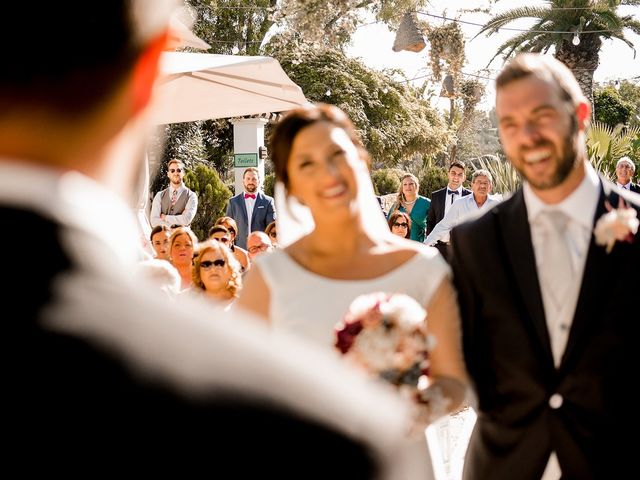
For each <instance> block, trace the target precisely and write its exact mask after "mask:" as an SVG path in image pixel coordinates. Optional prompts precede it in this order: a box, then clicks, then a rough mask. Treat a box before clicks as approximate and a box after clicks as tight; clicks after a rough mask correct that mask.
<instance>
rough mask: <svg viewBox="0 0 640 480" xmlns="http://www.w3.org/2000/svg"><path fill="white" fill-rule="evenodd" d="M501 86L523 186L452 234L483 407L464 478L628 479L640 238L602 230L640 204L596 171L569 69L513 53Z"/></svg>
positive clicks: (503, 131)
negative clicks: (628, 295)
mask: <svg viewBox="0 0 640 480" xmlns="http://www.w3.org/2000/svg"><path fill="white" fill-rule="evenodd" d="M496 86H497V93H496V114H497V119H498V126H499V127H498V128H499V135H500V141H501V144H502V147H503V149H504V151H505V153H506V155H507V157H508V159H509V161H510V162H511V163H512V165H513V166H514V167H515V168H516V169H517V170H518V171H519V172H520V174H521V175H522V176H523V178H524V180H525V181H524V185H523V187H522V188H520V189H519V190H517V191H516V192H515V193H514V194H513V196H512V197H510V198H509V199H508V200H506V201H504V202H503V203H501V204H499V205H498V206H496V207H494V208H492V209H491V210H489V211H488V212H487V213H485V214H484V215H483V216H482V217H480V218H479V219H477V220H475V221H472V222H467V223H464V224H462V225H460V226H458V227H456V228H454V229H453V230H452V233H451V240H452V248H453V254H452V267H453V271H454V278H455V283H456V285H457V287H458V295H459V299H460V305H461V310H462V326H463V345H464V352H465V360H466V364H467V367H468V369H469V373H470V375H471V378H472V381H473V385H474V387H475V390H476V393H477V397H478V420H477V423H476V425H475V429H474V432H473V434H472V436H471V442H470V444H469V448H468V450H467V454H466V461H465V463H466V464H465V472H464V478H465V479H467V480H473V479H486V478H491V479H492V480H501V479H513V478H514V476H515V477H517V478H518V479H523V480H527V479H531V480H533V479H536V480H538V479H540V478H542V479H543V480H547V479H558V478H579V479H592V478H627V477H628V476H629V474H628V472H630V471H635V470H636V468H637V465H636V464H637V461H636V452H635V450H636V448H635V443H636V441H635V437H636V433H637V430H636V428H635V425H636V424H637V422H635V421H632V420H630V418H631V417H630V416H629V395H630V391H629V385H628V382H629V379H633V378H635V376H636V375H637V372H638V369H637V351H638V345H637V338H638V336H637V334H636V333H637V321H636V319H635V318H631V317H629V310H628V304H627V303H626V302H621V301H620V292H621V291H626V292H629V291H640V276H638V275H637V273H636V271H635V269H632V268H629V265H640V238H639V237H640V236H639V235H638V234H637V233H635V230H634V228H633V225H632V222H630V223H627V224H624V223H619V224H617V225H616V221H615V220H614V224H607V223H602V222H601V220H600V219H603V218H604V217H603V216H604V215H605V214H606V213H607V211H608V209H609V208H612V207H614V208H615V207H619V206H622V203H625V204H626V205H630V206H632V207H633V208H634V209H635V213H636V214H637V212H638V209H639V204H638V200H637V196H634V194H632V193H629V192H627V191H626V190H623V189H621V188H618V187H616V186H615V185H613V184H612V183H610V182H609V181H606V180H604V179H602V178H600V177H599V176H598V175H597V173H596V172H595V171H594V169H593V167H592V166H591V164H590V163H589V159H588V156H587V152H586V148H585V129H586V128H587V126H588V123H589V120H590V118H591V107H590V105H589V102H588V100H587V99H586V98H585V96H584V94H583V92H582V90H581V88H580V86H579V84H578V82H577V81H576V79H575V78H574V76H573V74H572V73H571V71H570V70H569V69H568V68H567V67H566V66H565V65H564V64H562V63H561V62H559V61H558V60H556V59H555V58H553V57H552V56H547V55H538V54H522V55H518V56H516V57H515V59H513V60H512V61H511V62H509V63H508V64H507V65H506V66H505V68H504V69H503V71H502V72H501V73H500V74H499V75H498V78H497V80H496ZM632 214H633V210H632ZM633 216H635V215H633ZM607 218H609V217H607ZM618 222H619V221H618ZM636 226H637V224H636ZM594 227H595V228H596V229H597V230H598V231H599V232H600V233H597V234H594ZM615 230H619V232H618V235H616V234H615ZM609 233H612V234H613V235H612V236H611V238H610V240H611V242H610V244H609V246H607V247H605V246H604V245H601V244H600V243H601V242H603V240H604V237H603V235H602V234H609ZM616 238H617V239H619V240H618V241H616ZM610 247H611V248H610Z"/></svg>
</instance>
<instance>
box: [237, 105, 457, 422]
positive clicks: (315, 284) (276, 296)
mask: <svg viewBox="0 0 640 480" xmlns="http://www.w3.org/2000/svg"><path fill="white" fill-rule="evenodd" d="M269 151H270V152H271V159H272V161H273V163H274V169H275V173H276V180H277V181H278V182H282V183H283V185H284V188H285V189H286V192H287V196H288V197H289V198H290V197H295V198H296V199H297V201H298V203H300V204H303V205H306V206H307V208H308V210H309V212H310V214H311V216H312V217H313V221H314V224H315V227H314V228H312V229H311V232H310V233H308V234H303V236H302V237H300V238H299V240H297V241H295V242H294V243H292V244H291V245H288V246H285V248H279V249H276V250H274V251H273V252H271V253H270V254H269V255H262V256H260V257H259V258H258V259H257V260H256V263H255V264H254V265H253V267H252V269H251V271H250V272H249V273H248V274H247V277H246V281H245V286H244V288H243V290H242V293H241V294H240V299H239V300H238V302H239V303H238V306H242V307H245V308H247V309H249V310H250V311H252V312H254V313H256V314H257V315H259V316H261V317H262V318H264V319H265V321H267V322H268V323H270V324H271V325H272V327H273V328H274V329H275V330H287V331H291V332H293V333H294V334H296V335H299V336H301V337H304V338H307V339H310V340H312V341H314V342H316V343H318V344H319V345H321V346H323V347H324V348H326V349H327V350H330V349H333V344H334V326H335V325H336V323H338V322H339V321H341V320H342V319H343V316H344V315H345V314H346V313H347V310H348V308H349V306H350V304H351V302H352V301H353V300H354V299H355V298H356V297H357V296H359V295H361V294H365V293H371V292H376V291H383V292H402V293H407V294H409V295H411V296H412V297H413V298H415V299H416V300H417V301H418V302H420V304H421V305H424V306H426V307H427V310H428V312H429V313H428V319H429V320H428V327H429V330H430V332H431V333H432V334H433V336H434V337H435V338H436V347H435V348H434V350H433V351H432V352H431V353H430V367H429V371H430V374H431V379H432V384H431V386H430V387H429V393H428V395H432V399H433V404H432V406H433V409H432V415H433V416H432V419H435V418H437V417H439V416H442V415H445V414H446V413H447V412H450V411H455V410H456V409H457V408H459V407H460V406H461V404H462V400H463V398H464V394H465V385H466V380H465V368H464V364H463V361H462V355H461V346H460V343H459V333H460V332H459V329H458V322H459V318H458V308H457V305H456V301H455V294H454V290H453V288H452V287H451V282H450V280H449V275H450V269H449V267H448V266H447V264H446V263H445V262H444V260H442V258H441V257H440V255H438V252H437V251H436V250H435V249H433V248H429V247H425V246H424V245H421V244H419V243H417V242H413V241H408V240H406V239H403V238H399V237H397V236H396V235H393V234H392V233H391V232H390V231H389V228H388V226H387V225H386V223H385V220H384V216H383V215H381V213H380V206H379V205H378V203H377V201H376V199H375V195H374V192H373V185H372V183H371V177H370V175H369V164H368V161H369V157H368V155H367V153H366V151H365V150H364V148H363V147H362V144H361V143H360V139H359V137H358V135H357V134H356V131H355V129H354V127H353V124H352V123H351V121H350V120H349V119H348V117H347V116H346V115H345V113H344V112H342V110H340V109H338V108H337V107H334V106H331V105H323V104H320V105H314V106H308V107H304V108H298V109H295V110H292V111H291V112H289V113H288V114H287V115H286V116H285V117H284V118H283V119H282V120H281V121H280V122H279V123H278V124H277V125H276V128H275V130H274V133H273V136H272V138H271V146H270V149H269ZM286 218H287V217H286V216H285V215H283V216H281V217H280V218H279V219H278V222H279V224H278V228H279V229H280V234H281V238H282V234H283V232H285V230H286V229H287V228H292V227H293V225H289V224H288V223H287V222H286V220H285V219H286ZM254 233H255V232H254ZM262 235H264V233H262ZM283 279H286V281H283Z"/></svg>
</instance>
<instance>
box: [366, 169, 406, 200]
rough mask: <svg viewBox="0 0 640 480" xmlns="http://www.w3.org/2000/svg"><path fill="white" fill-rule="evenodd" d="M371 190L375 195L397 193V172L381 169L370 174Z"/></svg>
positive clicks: (398, 185) (398, 182)
mask: <svg viewBox="0 0 640 480" xmlns="http://www.w3.org/2000/svg"><path fill="white" fill-rule="evenodd" d="M371 181H372V182H373V189H374V190H375V192H376V195H388V194H390V193H397V192H398V189H399V188H400V177H399V175H398V172H397V171H396V170H395V169H392V168H381V169H379V170H376V171H375V172H373V173H372V174H371Z"/></svg>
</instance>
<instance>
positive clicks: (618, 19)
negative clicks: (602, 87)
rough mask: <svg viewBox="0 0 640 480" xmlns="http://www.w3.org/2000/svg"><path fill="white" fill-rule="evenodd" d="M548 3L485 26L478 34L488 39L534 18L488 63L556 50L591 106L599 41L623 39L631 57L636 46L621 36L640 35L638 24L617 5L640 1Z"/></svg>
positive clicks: (508, 13) (505, 14)
mask: <svg viewBox="0 0 640 480" xmlns="http://www.w3.org/2000/svg"><path fill="white" fill-rule="evenodd" d="M546 3H547V4H548V5H547V6H542V7H521V8H515V9H513V10H509V11H506V12H503V13H501V14H499V15H497V16H496V17H494V18H493V19H492V20H490V21H489V22H487V23H486V24H485V25H484V26H483V27H482V29H481V30H480V32H478V35H480V34H481V33H486V34H487V36H489V35H492V34H494V33H496V32H498V30H499V29H500V28H501V27H504V26H505V25H507V24H508V23H510V22H513V21H514V20H518V19H520V18H534V19H536V23H535V24H534V25H533V26H532V27H531V29H530V30H528V31H525V32H522V33H520V34H519V35H516V36H515V37H513V38H511V39H510V40H508V41H506V42H504V43H503V44H502V45H500V47H499V48H498V51H497V52H496V54H495V55H494V57H493V58H492V59H491V61H493V59H495V58H496V57H497V56H498V55H501V54H502V56H503V57H504V59H505V61H506V60H507V59H508V58H510V57H511V56H512V55H515V54H517V53H520V52H542V53H546V52H547V51H549V49H550V48H551V47H555V57H556V58H557V59H558V60H560V61H561V62H563V63H564V64H565V65H567V66H568V67H569V68H570V69H571V71H572V72H573V74H574V75H575V77H576V79H577V80H578V83H579V84H580V86H581V87H582V91H583V92H584V94H585V95H586V97H587V98H588V99H589V100H590V101H591V104H592V105H593V72H594V71H595V70H596V68H598V65H599V63H600V47H601V45H602V39H603V38H605V39H610V38H617V39H619V40H622V41H623V42H624V43H626V44H627V45H628V46H629V47H630V48H631V49H632V50H633V52H634V56H635V48H633V47H634V45H633V43H631V42H630V41H629V40H627V39H626V38H625V37H624V32H623V31H624V29H626V28H628V29H629V30H631V31H633V32H635V33H637V34H640V22H639V21H637V20H635V19H634V18H633V17H632V16H631V15H622V16H621V15H618V12H617V10H618V7H619V6H621V5H640V0H549V1H547V2H546ZM476 36H477V35H476ZM489 63H491V62H489Z"/></svg>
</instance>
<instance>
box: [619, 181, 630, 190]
mask: <svg viewBox="0 0 640 480" xmlns="http://www.w3.org/2000/svg"><path fill="white" fill-rule="evenodd" d="M616 185H618V186H619V187H620V188H624V189H625V190H627V191H631V182H629V183H627V184H626V185H622V184H621V183H619V182H616Z"/></svg>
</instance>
